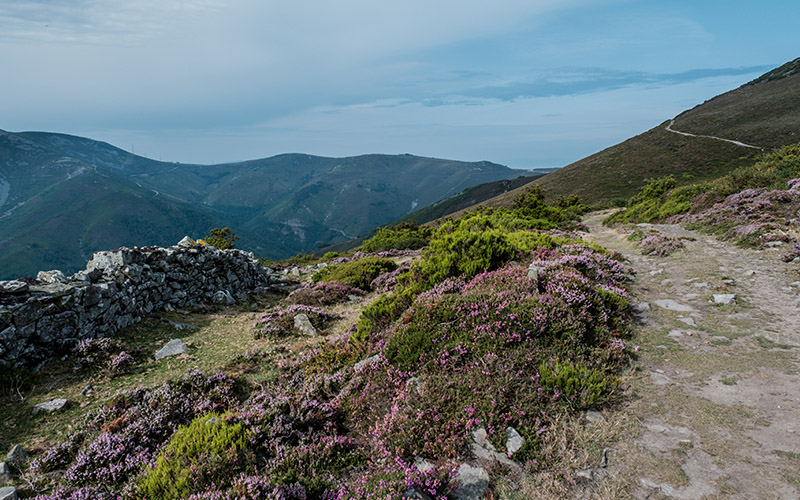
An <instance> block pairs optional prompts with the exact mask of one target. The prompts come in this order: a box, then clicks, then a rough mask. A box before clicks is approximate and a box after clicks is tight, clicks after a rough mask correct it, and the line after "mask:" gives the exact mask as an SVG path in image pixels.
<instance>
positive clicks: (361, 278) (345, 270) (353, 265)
mask: <svg viewBox="0 0 800 500" xmlns="http://www.w3.org/2000/svg"><path fill="white" fill-rule="evenodd" d="M395 269H397V264H395V263H394V261H391V260H389V259H384V258H382V257H364V258H361V259H356V260H351V261H348V262H344V263H342V264H333V265H330V266H328V267H326V268H324V269H321V270H320V271H319V272H317V273H316V274H314V276H313V277H312V280H313V281H314V283H317V282H320V281H335V282H337V283H340V284H342V285H346V286H353V287H356V288H360V289H362V290H370V289H371V286H370V283H372V280H374V279H375V278H377V277H378V275H380V274H381V273H385V272H391V271H394V270H395Z"/></svg>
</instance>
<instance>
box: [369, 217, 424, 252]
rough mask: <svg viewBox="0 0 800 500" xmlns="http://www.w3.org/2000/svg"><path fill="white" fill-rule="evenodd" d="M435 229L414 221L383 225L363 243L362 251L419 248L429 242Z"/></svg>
mask: <svg viewBox="0 0 800 500" xmlns="http://www.w3.org/2000/svg"><path fill="white" fill-rule="evenodd" d="M432 232H433V230H432V229H431V228H429V227H426V226H418V225H416V224H415V223H413V222H405V223H403V224H400V225H398V226H394V227H382V228H379V229H378V232H377V233H376V234H375V236H373V237H372V238H370V239H368V240H367V241H365V242H364V243H362V244H361V247H360V248H359V249H360V250H361V251H362V252H379V251H382V250H417V249H419V248H422V247H424V246H425V245H427V244H428V240H429V239H430V236H431V233H432Z"/></svg>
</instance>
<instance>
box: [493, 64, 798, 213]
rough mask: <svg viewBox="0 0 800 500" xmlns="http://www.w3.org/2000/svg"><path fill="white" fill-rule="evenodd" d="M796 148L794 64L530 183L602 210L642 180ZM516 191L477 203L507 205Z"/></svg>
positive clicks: (714, 169)
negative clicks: (767, 152)
mask: <svg viewBox="0 0 800 500" xmlns="http://www.w3.org/2000/svg"><path fill="white" fill-rule="evenodd" d="M670 125H671V126H670ZM667 127H669V128H670V129H671V130H672V131H670V130H668V129H667ZM676 131H677V132H676ZM679 132H683V133H684V134H693V135H683V134H681V133H679ZM713 137H716V138H719V139H715V138H713ZM720 139H727V140H728V141H739V142H741V143H744V144H748V145H752V146H756V148H749V147H743V146H739V145H736V144H733V143H731V142H727V141H725V140H720ZM796 142H800V58H798V59H795V60H794V61H791V62H788V63H786V64H784V65H783V66H781V67H779V68H776V69H774V70H772V71H770V72H768V73H766V74H764V75H762V76H760V77H758V78H756V79H755V80H753V81H751V82H749V83H747V84H745V85H742V86H741V87H739V88H737V89H735V90H732V91H730V92H726V93H724V94H721V95H719V96H717V97H714V98H713V99H710V100H708V101H706V102H704V103H703V104H700V105H698V106H696V107H694V108H692V109H690V110H688V111H684V112H683V113H681V114H679V115H678V116H676V117H675V119H674V121H673V120H666V121H664V122H663V123H661V124H660V125H658V126H656V127H654V128H652V129H650V130H648V131H647V132H644V133H642V134H640V135H637V136H636V137H632V138H630V139H628V140H626V141H624V142H621V143H619V144H617V145H615V146H611V147H610V148H608V149H604V150H603V151H600V152H599V153H595V154H593V155H591V156H588V157H586V158H583V159H582V160H578V161H576V162H575V163H572V164H570V165H567V166H566V167H563V168H561V169H558V170H557V171H555V172H553V173H551V174H548V175H546V176H544V177H542V178H541V179H537V180H535V181H533V182H534V183H535V184H539V185H541V186H542V187H543V188H544V189H545V192H546V193H547V194H548V197H549V198H556V197H558V196H559V195H570V194H576V195H578V196H580V197H581V198H583V199H584V201H586V202H588V203H589V204H591V205H594V206H597V207H600V206H609V205H612V204H615V203H621V202H622V201H623V200H625V199H627V198H629V197H630V196H632V195H633V194H635V193H637V192H638V191H639V190H640V189H641V188H642V186H643V185H644V184H645V182H646V181H647V180H648V179H652V178H655V177H662V176H664V175H668V174H673V175H675V177H676V178H677V180H678V182H679V183H688V182H694V181H701V180H704V179H712V178H716V177H720V176H722V175H724V174H726V173H728V172H730V171H731V170H733V169H734V168H736V167H738V166H741V165H743V164H748V163H753V162H754V161H755V158H756V157H757V156H758V155H759V154H760V153H761V150H760V149H758V148H763V150H765V151H768V150H770V149H772V148H776V147H778V146H782V145H786V144H792V143H796ZM523 189H525V186H523V187H520V188H518V189H516V190H513V191H509V192H508V193H505V194H502V195H499V196H497V197H495V198H492V199H491V200H487V201H485V202H484V204H486V205H495V206H507V205H509V204H510V203H511V200H513V198H514V197H515V196H516V195H518V194H519V192H521V191H522V190H523Z"/></svg>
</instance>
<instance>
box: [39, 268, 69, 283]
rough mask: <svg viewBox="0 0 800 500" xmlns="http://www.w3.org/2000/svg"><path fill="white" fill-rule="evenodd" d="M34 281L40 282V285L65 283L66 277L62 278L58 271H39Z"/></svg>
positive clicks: (62, 275)
mask: <svg viewBox="0 0 800 500" xmlns="http://www.w3.org/2000/svg"><path fill="white" fill-rule="evenodd" d="M36 279H37V280H38V281H41V282H42V283H66V282H67V277H66V276H64V273H62V272H61V271H59V270H57V269H56V270H53V271H39V274H37V275H36Z"/></svg>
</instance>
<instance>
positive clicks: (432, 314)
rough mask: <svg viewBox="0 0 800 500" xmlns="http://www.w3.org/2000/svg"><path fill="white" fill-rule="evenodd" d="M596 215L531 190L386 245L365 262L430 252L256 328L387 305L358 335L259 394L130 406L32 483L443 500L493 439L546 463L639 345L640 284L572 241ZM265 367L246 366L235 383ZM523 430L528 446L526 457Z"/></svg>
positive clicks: (223, 495)
mask: <svg viewBox="0 0 800 500" xmlns="http://www.w3.org/2000/svg"><path fill="white" fill-rule="evenodd" d="M583 211H585V207H584V206H583V205H582V204H580V202H579V201H578V200H576V199H568V200H561V201H559V202H558V203H556V204H555V205H546V204H545V203H544V202H543V197H542V196H541V192H540V191H536V190H534V191H530V192H528V193H526V194H525V195H524V196H523V197H521V198H520V199H519V200H518V202H517V203H516V204H515V205H514V208H512V209H480V210H476V211H474V212H471V213H468V214H466V215H464V216H462V217H460V218H457V219H450V220H447V221H445V222H444V223H443V224H441V225H440V226H439V227H438V228H436V229H421V228H401V229H400V230H399V231H398V230H384V231H383V232H379V233H378V234H377V235H376V237H375V238H377V239H375V241H374V242H373V243H370V245H373V244H374V245H375V246H374V247H370V246H368V248H369V249H372V250H376V249H379V248H380V249H381V251H382V252H385V251H386V250H389V249H390V248H388V247H391V246H393V245H397V246H406V243H407V242H408V241H409V240H410V239H411V238H412V236H413V235H419V234H422V233H424V237H425V238H426V239H429V243H428V244H427V246H426V248H425V249H424V250H423V252H422V253H421V255H419V259H417V260H416V261H414V262H413V263H410V264H404V265H403V266H401V267H398V266H397V264H396V263H395V262H394V261H393V260H392V259H391V258H388V257H380V256H377V255H371V256H364V255H363V254H356V255H353V256H351V257H350V256H349V257H337V258H336V259H335V260H334V261H333V262H331V263H329V266H328V267H327V268H325V269H323V270H321V271H320V272H319V273H317V274H316V275H315V276H314V281H315V282H316V283H315V284H313V285H306V286H304V287H302V288H300V289H298V290H296V291H295V292H294V293H292V294H291V295H290V296H289V298H288V300H287V302H289V303H290V304H285V305H280V306H277V307H274V308H272V309H269V310H268V311H267V312H265V313H264V314H263V315H262V316H261V317H260V318H259V319H258V320H257V321H256V325H255V328H256V336H257V337H261V336H269V337H270V338H272V339H273V340H275V339H281V338H284V337H286V336H287V335H292V334H294V333H296V332H294V321H295V320H294V318H295V316H296V315H297V314H300V313H303V314H305V315H306V316H308V318H309V320H310V321H311V322H312V324H314V326H316V327H317V328H324V327H325V326H326V325H327V324H329V323H330V322H332V321H335V320H337V316H336V315H334V314H333V313H332V312H331V311H330V310H329V309H326V307H328V306H330V305H333V304H337V303H340V302H342V301H344V300H346V299H347V298H348V297H349V296H351V295H357V296H361V295H364V294H365V293H366V292H367V291H368V290H371V289H379V290H382V291H385V292H384V294H383V295H381V296H380V297H379V298H377V300H375V301H374V302H372V303H371V304H370V305H368V306H367V307H366V308H365V309H364V310H363V313H362V314H361V316H360V318H359V320H358V325H350V327H351V328H350V330H349V331H350V332H351V335H349V336H347V335H343V336H341V338H338V339H331V340H330V341H328V342H322V343H317V344H315V345H316V347H313V348H311V349H310V350H306V351H304V352H301V353H299V354H286V355H285V356H284V357H283V358H282V361H281V363H280V364H279V366H278V367H277V368H272V369H273V370H277V374H276V375H275V376H274V377H273V378H271V379H269V380H261V381H259V385H258V387H255V386H249V385H247V384H245V383H243V382H237V381H235V380H233V379H231V378H229V377H228V376H226V375H221V374H220V375H215V376H212V377H206V376H204V375H202V374H199V373H196V372H194V373H190V374H189V375H188V376H187V377H186V378H185V379H183V380H182V381H178V382H174V383H168V384H165V385H164V386H162V387H158V388H150V389H146V388H142V389H138V390H136V391H130V392H127V393H123V394H121V395H119V396H117V397H116V398H114V399H113V400H112V401H111V402H110V403H109V404H107V405H106V406H104V407H102V408H101V409H100V410H98V411H97V412H95V413H94V414H92V415H91V416H90V417H89V418H88V419H87V421H86V422H87V423H86V425H85V426H83V427H82V428H80V429H78V431H77V432H75V433H73V434H72V435H71V436H70V437H69V438H68V439H67V440H65V441H64V442H63V443H62V444H60V445H58V446H56V447H54V448H52V449H51V450H50V452H48V453H47V454H45V455H44V456H42V457H40V458H37V460H36V462H35V464H34V468H35V470H38V471H40V472H46V471H54V470H65V471H66V472H65V474H64V476H63V478H64V482H63V486H65V488H64V489H60V490H56V491H54V492H53V493H51V494H50V495H43V496H40V497H38V498H39V500H62V499H63V500H66V499H69V498H74V499H78V498H89V497H97V496H98V495H100V494H110V495H111V496H119V497H121V498H125V499H128V498H163V499H178V498H185V499H190V500H201V499H208V500H212V499H213V500H220V499H222V500H233V499H249V500H261V499H274V498H284V499H345V498H364V499H367V498H369V499H394V498H399V497H401V496H402V495H403V494H405V493H406V492H409V491H411V492H412V493H413V494H415V495H417V497H418V498H419V497H422V498H425V497H428V498H431V499H439V500H445V499H446V498H447V496H448V495H449V494H450V493H451V492H452V489H453V482H452V478H453V476H454V473H455V470H456V469H457V467H458V465H459V464H460V463H461V462H462V461H463V460H464V459H465V458H467V457H468V456H469V454H470V451H469V449H470V439H471V437H470V436H471V435H472V433H473V431H475V430H477V429H479V428H483V429H485V430H486V431H487V433H488V435H489V440H490V442H491V443H492V444H493V445H494V446H495V447H496V448H497V449H498V450H499V451H500V452H501V453H502V452H507V455H511V456H512V459H513V460H515V461H517V462H519V463H525V464H527V467H528V468H529V469H531V470H536V469H537V468H538V467H542V466H545V464H547V463H548V461H549V460H552V457H549V456H547V452H545V451H543V449H544V448H542V443H543V442H544V440H546V439H547V437H548V433H549V432H550V426H551V425H553V424H554V423H555V422H558V421H559V419H560V418H562V417H563V415H566V414H570V413H574V412H578V411H584V410H586V409H589V408H596V407H598V406H602V405H604V404H606V403H607V402H608V401H609V400H610V398H612V397H613V395H614V392H615V389H616V387H617V383H618V381H617V375H616V374H617V372H618V371H619V369H620V368H621V367H622V366H624V365H625V363H626V362H627V359H628V356H629V351H630V349H629V347H628V345H627V343H626V340H625V339H626V328H627V316H628V308H629V307H628V302H627V292H626V289H625V287H626V282H627V280H628V277H629V270H628V269H627V268H626V267H625V266H624V265H623V264H622V263H621V262H620V261H619V259H618V258H617V257H616V256H614V255H609V254H608V252H607V251H605V250H603V249H602V248H599V247H596V246H593V245H589V244H586V243H584V242H582V241H580V240H578V239H577V238H576V237H575V235H573V234H571V233H569V232H567V231H566V230H568V229H569V228H571V227H574V224H575V221H576V219H577V217H578V215H579V214H580V213H582V212H583ZM390 231H391V232H390ZM413 237H416V236H413ZM392 250H393V249H392ZM381 255H394V254H393V253H391V252H388V253H382V254H381ZM405 256H406V257H408V254H405ZM266 359H267V358H265V357H264V356H260V355H255V354H253V355H245V356H243V357H242V358H241V359H237V361H236V366H237V370H239V371H238V372H239V373H241V372H246V370H245V369H244V368H243V366H242V365H246V364H248V363H250V364H259V363H266V362H267V361H266ZM509 428H513V429H514V430H515V431H517V432H518V433H519V434H520V435H521V436H522V437H523V438H524V445H523V447H522V449H520V450H519V451H517V452H516V453H514V454H511V453H510V452H511V450H506V449H505V438H504V436H506V434H507V432H510V431H509ZM420 459H425V460H427V461H428V462H429V463H430V464H431V467H430V468H420V467H417V466H415V462H416V461H418V460H420ZM421 469H422V470H421ZM423 470H424V471H423ZM422 495H424V496H422Z"/></svg>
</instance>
